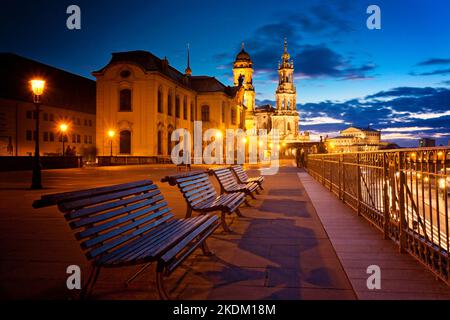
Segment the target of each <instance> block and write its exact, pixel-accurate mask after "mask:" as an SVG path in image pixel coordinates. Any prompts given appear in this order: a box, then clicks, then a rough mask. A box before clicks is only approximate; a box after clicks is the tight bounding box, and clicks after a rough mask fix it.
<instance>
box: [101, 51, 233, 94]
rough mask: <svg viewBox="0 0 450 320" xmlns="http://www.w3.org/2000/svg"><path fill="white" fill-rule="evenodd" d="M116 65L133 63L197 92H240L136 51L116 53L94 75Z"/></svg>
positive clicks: (147, 53) (149, 54) (148, 54)
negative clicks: (190, 74)
mask: <svg viewBox="0 0 450 320" xmlns="http://www.w3.org/2000/svg"><path fill="white" fill-rule="evenodd" d="M116 63H132V64H136V65H137V66H139V67H140V68H142V69H143V70H144V71H156V72H159V73H161V74H164V75H165V76H167V77H169V78H171V79H172V80H173V81H175V82H177V83H179V84H180V85H182V86H185V87H188V88H190V89H192V90H195V91H197V92H223V93H225V94H227V95H229V96H231V97H234V95H235V94H236V92H237V91H238V87H229V86H225V85H224V84H223V83H222V82H220V81H219V80H217V79H216V78H214V77H209V76H190V77H187V76H186V75H185V74H184V73H181V72H180V71H178V70H177V69H175V68H174V67H172V66H171V65H170V64H169V61H168V60H167V58H164V59H160V58H158V57H157V56H155V55H154V54H152V53H151V52H148V51H143V50H136V51H126V52H114V53H113V54H112V57H111V60H110V61H109V62H108V64H107V65H106V66H104V67H103V68H101V69H100V70H98V71H94V72H93V73H92V74H93V75H98V74H102V73H103V72H104V71H105V70H106V69H107V68H108V67H110V66H111V65H114V64H116Z"/></svg>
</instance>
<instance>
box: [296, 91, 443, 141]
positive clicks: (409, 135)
mask: <svg viewBox="0 0 450 320" xmlns="http://www.w3.org/2000/svg"><path fill="white" fill-rule="evenodd" d="M297 109H298V110H299V111H300V129H301V130H302V131H305V130H310V131H315V132H316V133H317V134H318V135H325V134H324V132H335V131H337V132H338V131H341V130H343V129H345V128H346V127H348V126H349V124H352V125H354V126H358V127H367V126H368V125H370V126H371V127H372V128H374V129H377V130H381V131H382V133H384V134H383V139H385V140H390V141H392V142H395V143H398V144H399V145H401V146H417V140H418V139H419V138H420V137H423V136H428V137H434V138H436V139H437V144H444V145H447V139H449V137H450V89H449V88H432V87H425V88H420V87H398V88H392V89H389V90H385V91H380V92H377V93H375V94H372V95H368V96H366V97H364V98H363V99H350V100H346V101H322V102H318V103H305V104H298V105H297Z"/></svg>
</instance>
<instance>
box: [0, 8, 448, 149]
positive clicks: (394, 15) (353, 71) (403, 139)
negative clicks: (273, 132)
mask: <svg viewBox="0 0 450 320" xmlns="http://www.w3.org/2000/svg"><path fill="white" fill-rule="evenodd" d="M70 4H77V5H79V6H80V8H81V27H82V29H81V30H77V31H70V30H68V29H67V28H66V19H67V17H68V15H67V14H66V8H67V7H68V6H69V5H70ZM370 4H376V5H378V6H379V7H380V8H381V27H382V28H381V30H369V29H367V27H366V19H367V17H368V14H366V8H367V7H368V6H369V5H370ZM0 10H1V11H0V40H1V41H0V51H8V52H14V53H17V54H20V55H24V56H26V57H29V58H32V59H36V60H38V61H41V62H44V63H47V64H50V65H53V66H56V67H59V68H62V69H65V70H68V71H71V72H74V73H77V74H80V75H84V76H86V77H91V75H90V73H91V72H92V71H93V70H97V69H99V68H100V67H102V66H104V65H105V64H106V63H107V62H108V61H109V58H110V55H111V52H116V51H126V50H137V49H141V50H148V51H151V52H152V53H154V54H156V55H157V56H159V57H164V56H167V57H168V59H169V62H170V63H171V64H172V65H173V66H175V67H176V68H178V69H179V70H184V68H185V65H186V44H187V43H190V46H191V68H192V70H193V73H194V75H203V74H204V75H212V76H216V77H217V78H219V79H220V80H221V81H222V82H224V83H225V84H228V85H231V84H232V78H231V76H232V70H231V68H232V61H233V59H234V57H235V55H236V54H237V52H238V51H239V50H240V46H241V42H244V43H245V48H246V51H247V52H249V54H250V55H251V57H252V59H253V62H254V69H255V78H254V85H255V88H256V91H257V99H258V103H260V104H262V103H266V102H269V103H272V104H273V100H274V91H275V88H276V84H277V83H276V68H277V64H278V60H279V58H280V55H281V53H282V46H283V38H284V37H287V40H288V47H289V52H290V54H291V57H292V58H293V59H294V63H295V78H296V86H297V92H298V95H297V101H298V110H299V111H300V116H301V120H300V126H301V130H302V131H303V130H309V131H311V132H312V133H313V137H315V138H317V137H318V136H319V135H326V134H328V135H330V136H333V135H337V134H338V132H339V130H342V129H343V128H345V127H346V126H348V125H349V124H353V125H357V126H364V127H366V126H368V125H370V126H371V127H373V128H376V129H381V130H382V132H383V137H382V138H383V139H385V140H391V141H395V142H397V143H399V144H400V145H402V146H415V145H417V139H418V138H419V137H422V136H427V137H434V138H436V139H437V140H438V143H440V144H445V145H446V144H447V141H448V140H449V139H450V18H449V17H450V1H448V0H433V1H429V0H389V1H387V0H376V1H366V0H348V1H346V0H334V1H333V0H315V1H313V0H309V1H308V0H302V1H299V0H295V1H289V0H284V1H264V0H261V1H250V0H249V1H230V0H229V1H215V0H209V1H200V0H191V1H187V0H177V1H149V0H146V1H144V0H130V1H117V0H109V1H104V0H100V1H57V0H54V1H48V0H47V1H21V0H6V1H2V5H1V7H0Z"/></svg>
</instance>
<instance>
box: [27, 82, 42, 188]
mask: <svg viewBox="0 0 450 320" xmlns="http://www.w3.org/2000/svg"><path fill="white" fill-rule="evenodd" d="M30 84H31V90H32V91H33V103H34V106H35V109H36V110H35V113H36V128H35V130H36V131H35V140H34V161H33V176H32V182H31V189H42V175H41V169H42V166H41V158H40V154H39V153H40V152H39V112H40V110H39V107H40V104H41V95H42V94H43V93H44V89H45V81H44V80H42V79H33V80H31V81H30Z"/></svg>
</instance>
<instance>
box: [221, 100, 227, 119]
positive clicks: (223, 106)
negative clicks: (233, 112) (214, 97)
mask: <svg viewBox="0 0 450 320" xmlns="http://www.w3.org/2000/svg"><path fill="white" fill-rule="evenodd" d="M225 108H226V104H225V102H222V122H225Z"/></svg>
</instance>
